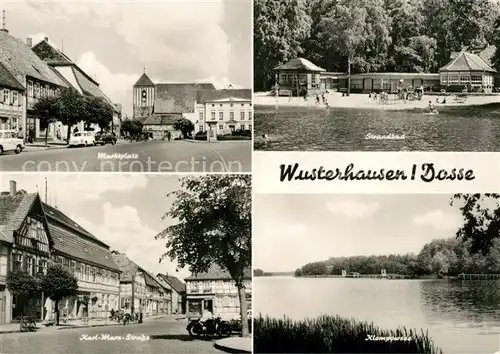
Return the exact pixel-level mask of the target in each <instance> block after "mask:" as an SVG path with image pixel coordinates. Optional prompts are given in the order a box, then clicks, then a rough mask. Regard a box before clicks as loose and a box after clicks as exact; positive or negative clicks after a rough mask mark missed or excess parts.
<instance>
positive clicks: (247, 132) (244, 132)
mask: <svg viewBox="0 0 500 354" xmlns="http://www.w3.org/2000/svg"><path fill="white" fill-rule="evenodd" d="M232 135H233V136H250V137H251V136H252V131H251V130H241V129H239V130H235V131H234V132H233V133H232Z"/></svg>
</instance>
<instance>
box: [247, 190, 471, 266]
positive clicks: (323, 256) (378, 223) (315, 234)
mask: <svg viewBox="0 0 500 354" xmlns="http://www.w3.org/2000/svg"><path fill="white" fill-rule="evenodd" d="M451 197H452V196H451V195H447V194H428V195H426V194H409V195H402V194H399V195H382V194H378V195H307V194H306V195H303V194H288V195H280V194H275V195H264V194H256V195H254V199H253V201H254V222H253V228H254V231H253V268H259V269H262V270H264V271H269V272H289V271H294V270H295V269H297V268H299V267H302V266H303V265H305V264H307V263H310V262H316V261H324V260H327V259H328V258H330V257H344V256H345V257H348V256H357V255H367V256H368V255H384V254H391V253H392V254H404V253H418V252H419V251H420V250H421V249H422V247H423V246H424V244H425V243H427V242H429V241H431V240H433V239H444V238H450V237H454V236H455V233H456V231H457V230H458V228H459V227H460V226H461V225H462V223H463V218H462V216H461V214H460V211H459V206H458V205H455V206H453V207H452V206H450V199H451Z"/></svg>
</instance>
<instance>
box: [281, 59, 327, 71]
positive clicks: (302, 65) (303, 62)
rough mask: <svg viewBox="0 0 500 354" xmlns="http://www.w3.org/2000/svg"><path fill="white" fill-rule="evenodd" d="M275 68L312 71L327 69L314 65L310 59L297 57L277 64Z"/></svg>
mask: <svg viewBox="0 0 500 354" xmlns="http://www.w3.org/2000/svg"><path fill="white" fill-rule="evenodd" d="M274 70H285V71H286V70H293V71H297V70H299V71H312V72H321V71H326V70H325V69H323V68H320V67H319V66H317V65H314V64H313V63H311V62H310V61H309V60H307V59H304V58H295V59H292V60H290V61H288V62H286V63H285V64H283V65H280V66H277V67H276V68H274Z"/></svg>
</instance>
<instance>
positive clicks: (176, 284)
mask: <svg viewBox="0 0 500 354" xmlns="http://www.w3.org/2000/svg"><path fill="white" fill-rule="evenodd" d="M157 276H158V277H159V278H161V279H163V280H164V281H165V282H166V283H167V284H169V285H170V286H171V287H172V289H173V290H175V292H176V293H178V294H180V293H185V292H186V284H185V283H183V282H182V281H180V280H179V279H178V278H177V277H174V276H173V275H168V274H161V273H159V274H158V275H157Z"/></svg>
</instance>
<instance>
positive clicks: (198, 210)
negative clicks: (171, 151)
mask: <svg viewBox="0 0 500 354" xmlns="http://www.w3.org/2000/svg"><path fill="white" fill-rule="evenodd" d="M0 187H1V191H2V192H1V193H0V240H1V245H0V343H1V345H0V351H1V352H2V353H16V354H21V353H24V354H29V353H47V354H49V353H50V354H53V353H61V354H67V353H75V354H84V353H94V354H109V353H116V354H125V353H130V354H135V353H153V354H154V353H158V354H163V353H223V352H228V351H229V352H235V351H236V352H239V353H250V352H251V347H252V339H251V337H250V335H251V332H252V328H251V321H252V274H251V270H250V262H251V258H252V255H251V248H252V244H251V227H250V225H251V180H250V176H248V175H231V174H226V175H221V174H218V175H195V174H190V175H189V176H182V175H177V176H159V175H156V176H146V175H139V174H129V175H117V174H112V175H111V174H86V175H77V174H48V175H43V174H38V173H32V174H20V173H13V174H9V173H3V174H2V178H1V179H0Z"/></svg>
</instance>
